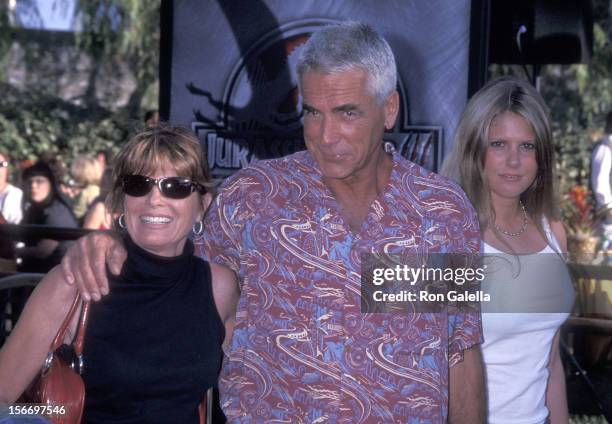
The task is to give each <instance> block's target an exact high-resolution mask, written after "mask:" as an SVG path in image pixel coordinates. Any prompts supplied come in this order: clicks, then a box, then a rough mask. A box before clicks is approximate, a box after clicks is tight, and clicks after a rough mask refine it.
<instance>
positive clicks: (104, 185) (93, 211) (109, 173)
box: [83, 168, 113, 230]
mask: <svg viewBox="0 0 612 424" xmlns="http://www.w3.org/2000/svg"><path fill="white" fill-rule="evenodd" d="M112 184H113V170H112V169H111V168H106V169H105V170H104V173H103V174H102V179H101V180H100V195H99V196H98V197H97V198H96V199H95V200H94V201H93V203H92V204H91V206H90V207H89V210H88V211H87V215H85V220H84V221H83V228H87V229H90V230H110V229H111V227H112V223H113V217H112V216H111V214H110V212H109V210H108V207H107V206H106V196H107V195H108V193H109V192H110V191H111V188H112Z"/></svg>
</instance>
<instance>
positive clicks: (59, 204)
mask: <svg viewBox="0 0 612 424" xmlns="http://www.w3.org/2000/svg"><path fill="white" fill-rule="evenodd" d="M22 180H23V183H24V186H25V193H24V198H23V221H22V224H33V225H46V226H50V227H64V228H77V227H78V224H77V222H76V219H75V218H74V215H73V214H72V211H71V210H70V207H69V206H68V205H67V204H66V203H65V201H64V200H63V199H62V196H61V195H60V193H59V190H58V188H57V182H56V180H55V175H54V173H53V171H52V170H51V168H50V167H49V166H48V165H47V164H45V163H44V162H40V161H39V162H37V163H35V164H34V165H32V166H31V167H29V168H26V169H25V170H24V171H23V177H22ZM24 242H25V246H24V247H22V248H20V249H19V250H18V251H17V256H18V257H19V258H21V260H22V263H21V264H20V266H19V269H20V270H21V271H27V272H47V271H49V270H50V269H51V268H53V267H54V266H55V265H57V264H58V263H59V262H60V260H61V259H62V256H63V255H64V253H65V252H66V249H67V248H68V247H69V246H70V242H67V241H57V240H51V239H35V238H28V239H27V240H24Z"/></svg>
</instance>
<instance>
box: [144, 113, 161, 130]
mask: <svg viewBox="0 0 612 424" xmlns="http://www.w3.org/2000/svg"><path fill="white" fill-rule="evenodd" d="M144 122H145V125H146V127H147V128H150V127H154V126H156V125H157V124H159V111H157V110H148V111H147V112H146V113H145V116H144Z"/></svg>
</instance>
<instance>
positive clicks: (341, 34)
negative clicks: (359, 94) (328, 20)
mask: <svg viewBox="0 0 612 424" xmlns="http://www.w3.org/2000/svg"><path fill="white" fill-rule="evenodd" d="M296 69H297V74H298V81H299V83H300V84H301V83H302V77H303V76H304V74H305V73H306V72H308V71H317V72H322V73H325V74H337V73H340V72H345V71H349V70H353V69H363V70H364V71H366V73H367V75H368V85H369V89H370V93H371V94H372V95H373V96H374V97H375V98H376V100H377V102H378V103H379V104H381V103H382V102H383V101H384V100H385V99H386V98H387V96H389V94H391V93H392V92H393V90H395V88H396V86H397V68H396V66H395V57H394V56H393V52H392V51H391V47H390V46H389V43H387V41H386V40H385V39H384V38H383V37H382V36H381V35H380V34H379V33H378V32H377V31H376V30H375V29H374V28H372V27H371V26H370V25H367V24H364V23H360V22H345V23H341V24H337V25H330V26H326V27H323V28H321V29H320V30H317V31H315V32H314V33H313V34H312V36H311V37H310V39H309V40H308V41H307V42H306V44H305V45H304V47H303V48H302V52H301V54H300V57H299V59H298V61H297V66H296Z"/></svg>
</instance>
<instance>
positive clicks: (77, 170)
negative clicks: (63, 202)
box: [70, 155, 103, 220]
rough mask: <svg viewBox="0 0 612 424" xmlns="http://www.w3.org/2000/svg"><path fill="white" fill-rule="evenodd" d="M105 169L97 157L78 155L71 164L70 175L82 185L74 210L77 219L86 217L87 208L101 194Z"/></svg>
mask: <svg viewBox="0 0 612 424" xmlns="http://www.w3.org/2000/svg"><path fill="white" fill-rule="evenodd" d="M102 173H103V169H102V167H101V166H100V162H98V161H97V160H96V159H95V158H92V157H88V156H82V155H81V156H77V157H76V158H75V159H74V161H73V162H72V166H70V175H71V176H72V178H74V181H75V182H76V183H77V184H78V185H79V186H81V187H82V188H81V191H80V192H79V194H77V196H76V198H75V199H74V205H73V207H72V210H73V212H74V215H75V216H76V217H77V219H79V220H81V219H83V218H84V217H85V214H86V213H87V209H88V208H89V206H90V205H91V204H92V203H93V202H94V200H95V199H96V198H97V197H98V196H99V195H100V180H101V179H102Z"/></svg>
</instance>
